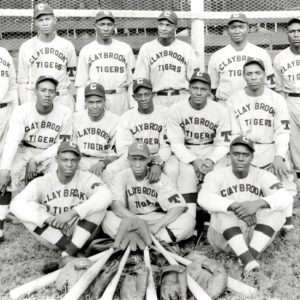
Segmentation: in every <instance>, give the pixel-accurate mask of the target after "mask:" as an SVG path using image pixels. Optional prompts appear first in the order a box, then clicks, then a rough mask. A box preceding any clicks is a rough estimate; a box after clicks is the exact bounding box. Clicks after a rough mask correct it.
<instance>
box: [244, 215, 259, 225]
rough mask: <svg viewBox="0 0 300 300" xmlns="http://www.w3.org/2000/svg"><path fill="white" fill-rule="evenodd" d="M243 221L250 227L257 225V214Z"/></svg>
mask: <svg viewBox="0 0 300 300" xmlns="http://www.w3.org/2000/svg"><path fill="white" fill-rule="evenodd" d="M242 220H243V221H244V222H245V223H246V224H247V226H248V227H250V226H252V225H255V224H256V223H257V219H256V214H254V215H251V216H247V217H245V218H243V219H242Z"/></svg>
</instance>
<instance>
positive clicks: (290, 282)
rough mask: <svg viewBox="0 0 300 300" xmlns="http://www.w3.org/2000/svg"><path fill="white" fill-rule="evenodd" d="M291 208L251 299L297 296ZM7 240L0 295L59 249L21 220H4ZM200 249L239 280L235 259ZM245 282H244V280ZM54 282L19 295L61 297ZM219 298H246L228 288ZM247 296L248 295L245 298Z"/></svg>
mask: <svg viewBox="0 0 300 300" xmlns="http://www.w3.org/2000/svg"><path fill="white" fill-rule="evenodd" d="M296 206H297V208H296V209H295V211H294V215H295V218H294V225H295V232H294V234H293V236H292V237H290V238H289V239H282V238H280V237H277V238H276V239H275V240H274V242H273V243H272V244H271V245H270V247H269V248H268V249H267V250H266V251H265V252H264V253H263V254H262V255H261V257H260V259H259V261H260V263H261V266H262V269H263V270H264V273H265V274H266V275H267V276H268V277H269V278H270V281H271V286H269V287H266V286H261V287H260V291H259V292H258V294H257V295H256V296H255V297H253V298H252V299H261V300H263V299H274V300H275V299H276V300H277V299H287V300H291V299H300V208H299V206H300V205H299V203H297V204H296ZM5 229H6V241H5V242H4V243H2V244H1V245H0V299H10V298H9V295H8V293H9V291H10V290H11V289H12V288H15V287H17V286H19V285H21V284H23V283H26V282H29V281H31V280H33V279H36V278H38V277H40V276H42V273H41V271H40V270H41V267H42V265H43V264H44V262H45V260H46V259H49V258H58V257H59V253H58V252H56V251H52V250H48V249H47V248H45V247H44V246H41V245H39V244H38V243H37V242H36V241H35V240H34V238H33V237H32V236H31V235H30V234H29V233H28V231H27V230H26V229H25V228H24V226H23V225H21V224H13V223H11V222H8V223H6V224H5ZM197 248H198V249H199V250H201V251H202V252H205V253H206V255H207V256H209V257H212V258H215V259H217V260H218V261H220V262H222V263H223V264H224V266H225V267H226V269H227V270H228V273H229V275H230V276H232V277H234V278H236V279H239V280H242V279H241V273H242V268H241V266H240V265H239V263H238V261H237V260H236V259H235V258H233V257H230V256H228V255H225V254H219V255H216V254H215V253H214V252H213V250H212V249H211V247H210V246H209V245H207V244H205V243H201V244H200V245H199V246H198V247H197ZM246 283H247V282H246ZM62 296H63V294H61V295H60V294H59V293H58V292H57V291H56V289H55V287H54V285H51V286H49V287H47V288H44V289H41V290H38V291H37V292H35V293H33V294H31V295H28V296H26V297H24V298H22V299H45V300H46V299H47V300H50V299H60V298H62ZM222 299H226V300H229V299H230V300H233V299H234V300H238V299H245V298H244V297H241V296H240V295H237V294H234V293H230V292H227V293H226V294H225V295H224V296H223V298H222ZM248 299H249V298H248Z"/></svg>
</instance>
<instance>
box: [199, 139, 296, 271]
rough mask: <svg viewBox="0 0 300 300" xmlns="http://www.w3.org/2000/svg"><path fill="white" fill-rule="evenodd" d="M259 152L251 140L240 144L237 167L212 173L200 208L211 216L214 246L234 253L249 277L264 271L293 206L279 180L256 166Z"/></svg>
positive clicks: (233, 148)
mask: <svg viewBox="0 0 300 300" xmlns="http://www.w3.org/2000/svg"><path fill="white" fill-rule="evenodd" d="M253 153H254V146H253V143H252V141H251V140H249V139H247V138H246V137H244V136H239V137H237V138H236V139H234V140H233V141H232V143H231V145H230V159H231V164H232V165H231V166H228V167H224V168H221V169H218V170H215V171H213V172H211V173H209V174H207V175H206V177H205V181H204V184H203V185H202V189H201V191H200V193H199V195H198V204H199V205H200V206H202V207H203V208H204V209H206V210H208V211H209V212H210V213H211V221H210V227H209V229H208V234H207V238H208V241H209V243H210V244H211V245H212V247H213V248H214V249H216V250H219V251H220V250H221V251H225V252H233V253H234V254H235V255H236V256H237V257H238V258H239V259H240V261H241V262H242V264H243V266H244V274H245V275H246V274H248V273H249V272H251V271H257V270H259V267H260V266H259V263H258V261H257V258H258V255H259V254H260V253H262V252H263V251H264V250H265V249H266V247H267V246H268V245H269V244H270V243H271V242H272V240H273V239H274V237H275V235H276V233H277V232H278V231H279V230H280V229H281V227H282V226H283V224H284V222H285V209H286V208H287V207H288V206H289V205H290V204H291V203H292V201H293V200H292V197H291V195H290V193H289V192H288V191H287V190H286V188H284V187H283V185H282V183H280V182H279V181H278V179H277V178H276V177H275V175H273V174H272V173H270V172H268V171H265V170H262V169H259V168H257V167H254V166H252V165H251V162H252V160H253ZM243 234H244V236H243ZM255 273H256V272H252V274H255ZM259 273H260V272H257V274H259ZM250 274H251V273H250Z"/></svg>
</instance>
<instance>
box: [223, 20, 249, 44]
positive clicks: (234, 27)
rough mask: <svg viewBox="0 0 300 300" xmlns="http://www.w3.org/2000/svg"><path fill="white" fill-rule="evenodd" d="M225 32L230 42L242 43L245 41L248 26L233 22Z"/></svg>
mask: <svg viewBox="0 0 300 300" xmlns="http://www.w3.org/2000/svg"><path fill="white" fill-rule="evenodd" d="M227 31H228V35H229V37H230V39H231V41H232V42H234V43H242V42H243V41H245V40H246V39H247V32H248V25H247V24H246V23H242V22H239V21H234V22H231V23H230V24H229V25H228V29H227Z"/></svg>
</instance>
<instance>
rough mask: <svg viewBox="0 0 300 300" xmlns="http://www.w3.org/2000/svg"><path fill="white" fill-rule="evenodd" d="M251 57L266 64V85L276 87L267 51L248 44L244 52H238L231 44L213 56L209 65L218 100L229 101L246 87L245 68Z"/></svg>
mask: <svg viewBox="0 0 300 300" xmlns="http://www.w3.org/2000/svg"><path fill="white" fill-rule="evenodd" d="M249 57H254V58H258V59H261V60H262V61H263V62H264V65H265V69H266V79H267V81H266V84H267V86H268V87H271V88H273V87H274V86H275V82H274V72H273V67H272V61H271V58H270V56H269V54H268V53H267V51H266V50H264V49H262V48H260V47H258V46H256V45H253V44H251V43H249V42H247V44H246V45H245V47H244V48H243V49H242V50H240V51H237V50H235V49H234V48H233V47H232V45H231V44H229V45H227V46H226V47H224V48H222V49H220V50H218V51H216V52H215V53H214V54H212V56H211V58H210V60H209V63H208V74H209V75H210V78H211V88H212V89H217V92H216V97H217V98H218V99H222V100H227V99H228V97H229V96H231V95H232V94H234V93H235V92H237V91H238V90H240V89H242V88H244V87H245V86H246V81H245V80H244V78H243V66H244V64H245V62H246V61H247V59H248V58H249Z"/></svg>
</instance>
